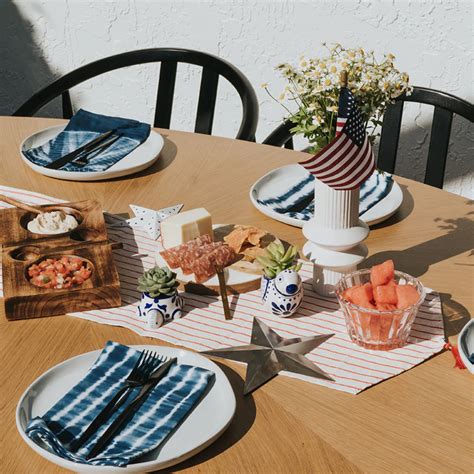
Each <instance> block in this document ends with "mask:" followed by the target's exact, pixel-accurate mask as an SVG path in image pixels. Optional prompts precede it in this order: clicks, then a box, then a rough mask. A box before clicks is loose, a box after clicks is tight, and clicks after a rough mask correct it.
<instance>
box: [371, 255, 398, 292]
mask: <svg viewBox="0 0 474 474" xmlns="http://www.w3.org/2000/svg"><path fill="white" fill-rule="evenodd" d="M394 275H395V266H394V264H393V260H387V261H385V262H383V263H381V264H380V265H374V266H373V267H372V268H371V269H370V281H371V282H372V286H374V287H375V286H379V285H386V284H387V283H388V282H389V281H390V280H393V277H394Z"/></svg>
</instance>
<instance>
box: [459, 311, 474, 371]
mask: <svg viewBox="0 0 474 474" xmlns="http://www.w3.org/2000/svg"><path fill="white" fill-rule="evenodd" d="M458 349H459V355H460V356H461V359H462V361H463V362H464V365H465V366H466V368H467V370H469V372H471V374H474V364H473V363H472V362H471V361H470V360H469V354H471V353H473V352H474V319H471V320H470V321H469V322H468V323H467V324H466V325H465V326H464V327H463V328H462V331H461V332H460V333H459V337H458Z"/></svg>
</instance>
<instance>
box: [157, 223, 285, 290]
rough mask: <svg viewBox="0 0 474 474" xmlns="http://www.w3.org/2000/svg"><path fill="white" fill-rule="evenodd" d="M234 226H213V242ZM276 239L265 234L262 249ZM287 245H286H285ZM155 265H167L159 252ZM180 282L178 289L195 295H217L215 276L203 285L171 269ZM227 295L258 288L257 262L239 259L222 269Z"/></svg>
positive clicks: (259, 279) (177, 270)
mask: <svg viewBox="0 0 474 474" xmlns="http://www.w3.org/2000/svg"><path fill="white" fill-rule="evenodd" d="M234 228H235V225H234V224H215V225H213V231H214V240H215V241H220V240H223V239H224V237H225V236H226V235H228V234H229V233H230V232H231V231H232V230H234ZM275 239H276V237H275V236H274V235H272V234H270V233H266V234H265V236H264V237H263V238H262V243H261V245H262V248H265V247H266V246H267V245H268V244H269V243H270V242H272V241H274V240H275ZM287 245H288V244H287ZM156 263H157V265H158V266H165V265H166V264H167V263H166V261H165V259H164V258H163V257H162V256H161V255H160V253H159V252H157V254H156ZM173 271H175V272H176V274H177V279H178V281H179V282H180V289H182V290H184V291H186V292H189V293H195V294H201V295H202V294H204V295H215V296H217V295H219V292H220V290H219V280H218V277H217V275H214V276H212V277H211V278H210V279H209V280H207V281H206V282H204V283H196V282H195V281H194V276H193V275H192V274H190V275H185V274H184V273H183V271H182V270H181V269H180V268H177V269H173ZM223 271H224V277H225V282H226V287H227V293H228V294H234V295H236V294H240V293H246V292H248V291H253V290H257V289H258V288H260V282H261V278H262V268H261V266H260V265H259V264H258V263H257V262H253V263H250V262H248V261H246V260H245V259H239V260H238V261H237V262H235V263H233V264H232V265H230V266H228V267H225V268H224V269H223Z"/></svg>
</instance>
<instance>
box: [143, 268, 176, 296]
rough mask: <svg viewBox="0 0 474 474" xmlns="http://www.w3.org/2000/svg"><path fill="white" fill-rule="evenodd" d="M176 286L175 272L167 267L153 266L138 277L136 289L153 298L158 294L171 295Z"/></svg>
mask: <svg viewBox="0 0 474 474" xmlns="http://www.w3.org/2000/svg"><path fill="white" fill-rule="evenodd" d="M178 286H179V282H178V281H176V273H174V272H172V271H171V270H170V269H169V268H168V267H162V268H161V267H153V268H152V269H151V270H148V271H146V272H145V273H143V275H142V276H141V277H140V278H139V279H138V289H139V290H140V291H143V292H145V293H148V294H149V295H150V296H151V297H153V298H155V297H157V296H160V295H164V296H172V295H173V294H174V293H175V291H176V288H177V287H178Z"/></svg>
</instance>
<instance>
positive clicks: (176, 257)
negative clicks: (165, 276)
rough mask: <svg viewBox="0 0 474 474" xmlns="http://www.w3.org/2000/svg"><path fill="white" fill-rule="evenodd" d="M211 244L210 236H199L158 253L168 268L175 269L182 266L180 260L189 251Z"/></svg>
mask: <svg viewBox="0 0 474 474" xmlns="http://www.w3.org/2000/svg"><path fill="white" fill-rule="evenodd" d="M211 242H212V239H211V236H210V235H208V234H205V235H201V236H200V237H197V238H195V239H194V240H191V241H189V242H186V243H184V244H181V245H178V246H176V247H172V248H170V249H166V250H163V251H161V252H160V255H161V256H162V257H163V258H164V259H165V261H166V263H167V264H168V266H169V267H170V268H172V269H175V268H178V267H180V266H181V265H182V258H183V256H185V255H186V253H187V252H188V251H189V250H192V249H194V248H198V247H201V246H202V245H204V244H210V243H211Z"/></svg>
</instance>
